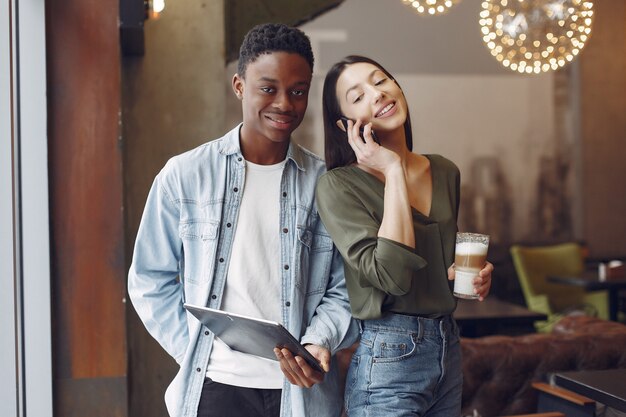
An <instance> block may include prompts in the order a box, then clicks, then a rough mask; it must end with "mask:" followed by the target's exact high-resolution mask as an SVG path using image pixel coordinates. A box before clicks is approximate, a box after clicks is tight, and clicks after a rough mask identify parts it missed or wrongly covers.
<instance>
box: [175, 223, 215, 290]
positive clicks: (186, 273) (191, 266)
mask: <svg viewBox="0 0 626 417" xmlns="http://www.w3.org/2000/svg"><path fill="white" fill-rule="evenodd" d="M178 233H179V236H180V238H181V240H182V241H183V256H184V257H183V259H184V261H183V267H182V271H183V272H182V274H183V280H184V281H185V282H188V283H195V284H202V283H206V282H207V281H208V280H209V277H210V276H212V275H213V267H214V265H215V252H216V250H217V240H218V239H217V238H218V234H219V221H215V220H203V219H192V220H188V221H186V222H183V223H181V224H180V226H179V229H178Z"/></svg>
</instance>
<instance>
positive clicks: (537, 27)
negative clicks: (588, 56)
mask: <svg viewBox="0 0 626 417" xmlns="http://www.w3.org/2000/svg"><path fill="white" fill-rule="evenodd" d="M592 22H593V2H592V1H588V0H483V2H482V11H481V12H480V26H481V31H482V34H483V41H484V42H485V44H486V45H487V47H488V48H489V49H490V51H491V55H493V56H494V57H495V58H496V59H497V60H498V61H499V62H500V63H501V64H502V65H504V66H505V67H507V68H510V69H511V70H513V71H517V72H519V73H527V74H531V73H535V74H538V73H540V72H546V71H550V70H556V69H559V68H560V67H563V66H564V65H565V64H567V63H568V62H571V61H572V60H573V59H574V57H576V55H578V54H579V53H580V50H581V49H582V48H583V47H584V46H585V43H586V42H587V41H588V40H589V36H590V35H591V24H592Z"/></svg>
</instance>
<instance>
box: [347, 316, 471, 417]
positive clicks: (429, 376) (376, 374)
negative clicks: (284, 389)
mask: <svg viewBox="0 0 626 417" xmlns="http://www.w3.org/2000/svg"><path fill="white" fill-rule="evenodd" d="M360 324H361V329H362V334H361V343H360V344H359V347H358V348H357V350H356V352H355V353H354V356H353V357H352V362H351V363H350V368H349V369H348V375H347V378H346V394H345V407H346V412H347V414H348V416H349V417H400V416H402V417H405V416H420V417H458V416H460V415H461V394H462V388H463V375H462V370H461V345H460V343H459V331H458V328H457V326H456V323H455V322H454V319H452V317H451V316H445V317H443V318H440V319H428V318H423V317H414V316H405V315H402V314H387V315H386V316H385V317H384V318H382V319H377V320H363V321H361V322H360Z"/></svg>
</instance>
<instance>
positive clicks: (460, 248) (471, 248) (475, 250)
mask: <svg viewBox="0 0 626 417" xmlns="http://www.w3.org/2000/svg"><path fill="white" fill-rule="evenodd" d="M456 254H457V255H487V245H484V244H482V243H480V242H461V243H457V244H456Z"/></svg>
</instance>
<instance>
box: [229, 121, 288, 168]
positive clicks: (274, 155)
mask: <svg viewBox="0 0 626 417" xmlns="http://www.w3.org/2000/svg"><path fill="white" fill-rule="evenodd" d="M289 142H290V141H284V142H274V141H272V140H270V139H268V138H266V137H263V136H258V137H250V136H249V135H245V134H244V132H243V129H242V131H241V132H240V136H239V144H240V147H241V153H242V154H243V157H244V159H245V160H246V161H249V162H252V163H253V164H258V165H274V164H277V163H279V162H281V161H284V160H285V158H286V157H287V150H288V149H289Z"/></svg>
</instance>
